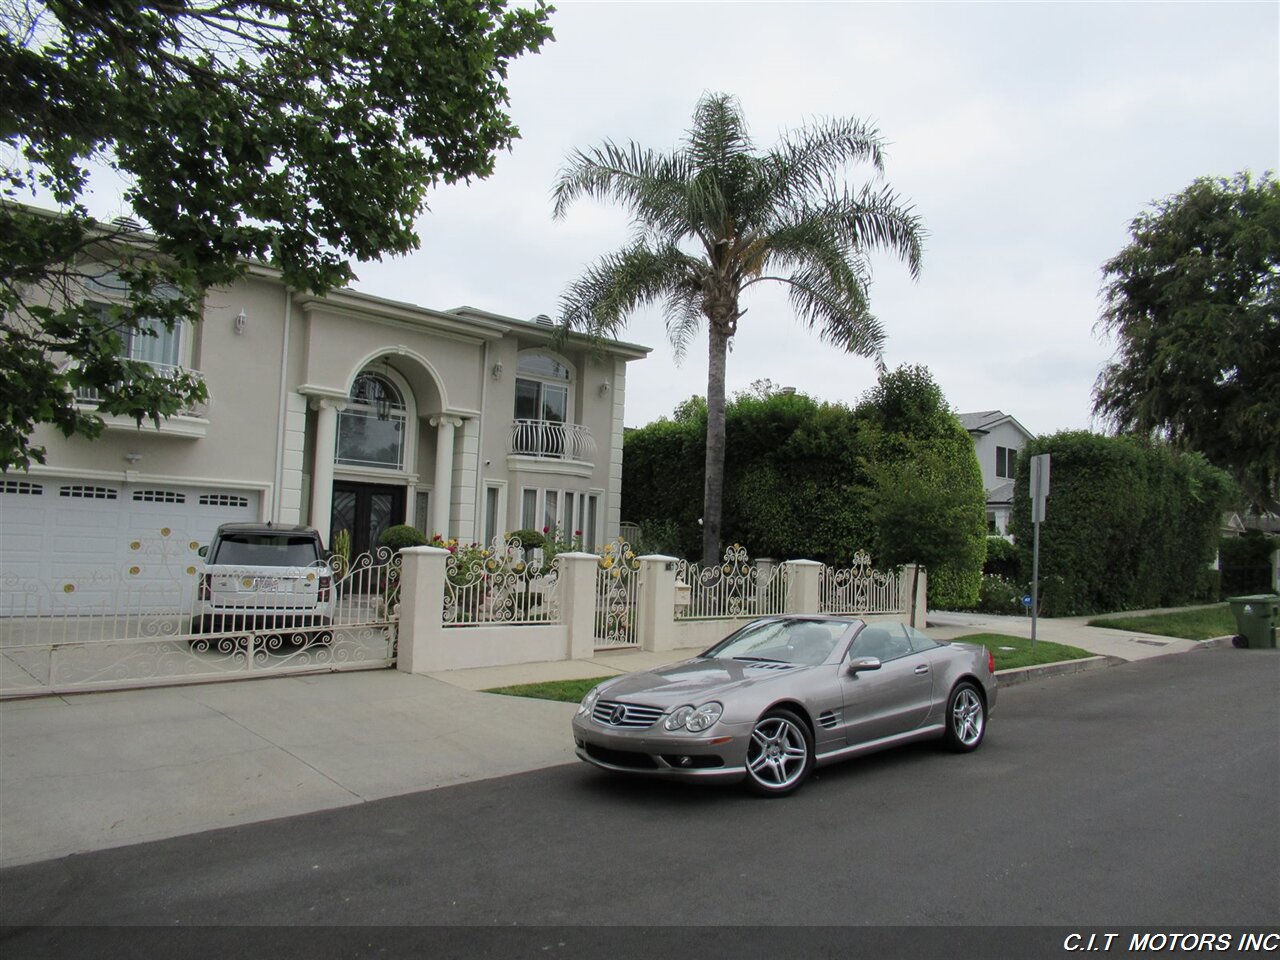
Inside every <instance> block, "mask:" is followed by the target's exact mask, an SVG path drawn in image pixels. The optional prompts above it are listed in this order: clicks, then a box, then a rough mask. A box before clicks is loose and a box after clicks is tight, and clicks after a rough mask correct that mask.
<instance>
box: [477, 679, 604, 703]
mask: <svg viewBox="0 0 1280 960" xmlns="http://www.w3.org/2000/svg"><path fill="white" fill-rule="evenodd" d="M608 679H609V678H608V677H592V678H591V679H589V680H546V681H543V682H542V683H520V684H516V686H514V687H494V688H493V689H492V690H485V691H484V693H498V694H501V695H502V696H504V697H533V698H534V699H535V700H561V701H563V702H564V703H577V702H578V701H579V700H581V699H582V698H583V697H585V696H586V695H587V691H588V690H590V689H591V688H592V687H594V686H595V685H596V684H597V683H601V682H602V681H604V680H608Z"/></svg>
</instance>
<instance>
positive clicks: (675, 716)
mask: <svg viewBox="0 0 1280 960" xmlns="http://www.w3.org/2000/svg"><path fill="white" fill-rule="evenodd" d="M692 715H693V707H692V706H684V707H676V708H675V709H674V710H672V711H671V716H669V717H667V719H665V720H663V721H662V726H663V728H664V729H667V730H679V729H680V728H681V727H683V726H684V724H685V721H686V720H688V719H689V717H690V716H692Z"/></svg>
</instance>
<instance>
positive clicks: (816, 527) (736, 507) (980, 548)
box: [622, 368, 986, 607]
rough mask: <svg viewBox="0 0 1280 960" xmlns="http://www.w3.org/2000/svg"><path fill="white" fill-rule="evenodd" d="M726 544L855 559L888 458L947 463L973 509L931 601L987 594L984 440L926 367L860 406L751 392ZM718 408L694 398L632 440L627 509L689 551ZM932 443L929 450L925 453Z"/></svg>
mask: <svg viewBox="0 0 1280 960" xmlns="http://www.w3.org/2000/svg"><path fill="white" fill-rule="evenodd" d="M725 435H726V436H725V439H726V454H725V488H724V517H723V523H724V527H723V530H724V541H725V543H741V544H743V545H745V546H746V547H747V549H748V551H749V552H750V554H751V556H752V557H773V558H775V559H779V560H785V559H797V558H803V559H810V560H820V561H822V562H824V563H829V564H833V565H837V566H842V565H847V564H848V563H849V562H850V561H851V560H852V558H853V555H854V553H856V552H857V551H858V550H872V549H873V547H872V545H873V542H874V529H873V526H874V525H873V517H872V512H871V511H872V500H873V497H872V496H871V491H872V490H873V489H874V484H875V480H874V476H875V473H876V468H877V466H878V465H883V464H890V463H908V464H915V463H917V462H924V461H925V460H926V459H927V460H928V461H929V462H930V463H932V464H935V465H936V466H935V468H934V470H933V472H935V473H936V474H937V476H933V477H931V478H930V480H931V482H934V483H936V484H938V485H940V486H943V487H946V488H947V490H948V491H949V492H950V493H951V494H952V496H953V498H959V499H961V500H962V501H963V502H964V504H965V505H966V506H965V509H964V510H962V511H961V513H962V514H963V518H962V521H961V522H962V524H963V527H964V531H963V534H964V538H965V541H966V547H965V549H963V550H961V551H960V555H958V556H957V557H956V558H955V559H954V561H952V562H949V563H944V564H940V565H937V566H935V567H933V568H931V569H930V571H929V603H930V605H931V606H935V607H956V606H962V605H971V604H973V603H974V602H976V600H977V596H978V584H979V581H980V579H981V572H982V560H983V557H984V556H985V549H984V547H985V537H986V525H985V516H986V514H985V509H986V508H985V497H984V494H983V490H982V474H981V470H980V468H979V466H978V461H977V457H976V455H975V454H974V450H973V443H972V441H971V440H970V439H969V435H968V433H967V432H966V431H965V430H964V428H963V427H962V426H961V425H960V423H959V421H958V420H956V418H955V417H954V416H953V415H951V413H950V412H949V411H948V410H947V407H946V404H945V401H944V400H943V398H942V394H941V391H939V390H938V389H937V387H936V385H934V384H933V382H932V380H931V378H930V377H929V375H928V372H927V371H925V370H923V369H922V368H904V369H901V370H898V371H894V372H893V373H889V374H886V375H885V376H884V377H883V378H882V379H881V381H880V383H879V385H878V386H877V388H876V389H875V390H873V391H871V393H869V394H868V397H867V398H866V399H865V400H864V401H863V402H862V403H861V404H859V406H858V407H857V408H856V409H851V408H849V407H847V406H844V405H842V404H835V403H819V402H817V401H815V400H813V399H812V398H811V397H807V396H804V395H803V394H783V393H775V394H771V395H769V396H766V397H760V396H739V397H737V398H735V399H734V400H732V401H731V402H730V403H729V404H728V406H727V409H726V413H725ZM705 443H706V408H705V406H704V405H701V404H699V403H696V402H691V401H686V402H685V403H682V404H681V405H680V406H679V407H678V408H677V411H676V416H675V419H673V420H668V419H665V418H664V419H661V420H658V421H656V422H654V423H651V424H649V425H647V426H645V427H641V428H639V429H637V430H631V431H628V432H627V434H626V436H625V439H624V452H623V461H622V463H623V470H622V514H623V518H624V519H625V520H628V521H631V522H634V523H638V524H639V525H640V526H641V528H642V530H650V529H652V530H658V529H662V530H663V531H664V533H666V534H667V535H673V536H674V538H675V539H676V541H677V544H676V546H677V549H678V553H679V554H680V555H682V556H684V557H687V558H691V559H692V558H695V557H697V556H698V555H699V554H700V553H701V549H702V532H701V528H700V526H699V523H698V519H699V517H700V516H701V514H702V497H703V477H704V462H705ZM921 451H924V452H925V453H927V454H928V457H922V456H920V452H921Z"/></svg>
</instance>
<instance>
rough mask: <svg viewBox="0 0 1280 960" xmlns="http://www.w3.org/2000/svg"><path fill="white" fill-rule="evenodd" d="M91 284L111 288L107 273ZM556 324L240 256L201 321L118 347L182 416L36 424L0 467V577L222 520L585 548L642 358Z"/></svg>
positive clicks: (603, 519) (97, 294)
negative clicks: (422, 301) (260, 264)
mask: <svg viewBox="0 0 1280 960" xmlns="http://www.w3.org/2000/svg"><path fill="white" fill-rule="evenodd" d="M96 286H97V288H98V289H95V290H91V291H90V292H89V294H88V295H89V296H92V297H94V298H95V299H97V298H100V299H101V300H102V301H103V302H109V300H110V298H111V297H112V296H119V293H118V291H117V290H116V289H114V288H113V283H112V279H111V274H110V273H109V271H105V272H104V273H103V278H102V280H101V281H100V282H99V283H98V284H97V285H96ZM555 333H556V331H555V329H554V328H553V327H551V326H550V323H549V322H538V321H536V320H522V319H516V318H511V317H504V316H499V315H496V314H492V313H486V312H484V311H482V310H476V309H473V308H470V307H462V308H458V309H454V310H444V311H440V310H431V309H426V308H423V307H419V306H415V305H412V304H407V303H398V302H393V301H390V300H385V299H380V298H378V297H374V296H369V295H367V294H363V293H357V292H354V291H350V290H340V291H336V292H333V293H330V294H328V295H326V296H311V295H306V294H301V293H298V292H297V291H294V290H291V289H289V288H287V287H286V286H285V284H284V283H283V282H282V281H281V279H280V278H279V277H278V276H277V275H276V274H274V273H273V272H271V271H269V270H266V269H263V268H254V269H252V270H251V271H250V272H249V274H248V275H247V276H245V277H244V278H242V279H241V280H240V281H238V282H237V283H236V284H234V285H233V286H231V287H228V288H226V289H218V290H213V291H210V292H209V293H208V295H207V297H206V300H205V304H204V313H203V320H202V322H201V323H199V324H197V325H195V326H186V327H182V328H179V329H176V330H174V331H170V332H164V331H160V335H159V336H158V337H155V338H147V337H139V338H136V340H135V341H133V342H131V343H130V344H128V346H127V349H128V350H130V352H131V355H132V356H134V357H135V358H136V359H141V360H146V361H148V362H150V363H152V364H153V365H155V366H156V367H157V368H160V369H164V368H168V367H182V368H186V369H188V370H192V371H196V372H198V373H199V374H200V375H201V376H203V378H204V380H205V383H206V385H207V387H208V390H209V401H208V403H207V404H205V405H204V406H203V407H202V408H201V409H198V410H191V411H188V412H186V413H185V414H183V415H181V416H175V417H172V418H170V419H168V420H165V421H162V422H161V424H160V425H159V427H156V426H153V425H152V424H150V423H144V425H143V426H142V427H138V426H137V424H135V423H134V422H133V421H132V420H120V419H114V418H106V419H107V426H106V429H105V430H104V431H103V433H102V436H101V437H99V438H98V439H95V440H85V439H81V438H71V439H67V438H64V437H62V435H61V434H60V433H58V432H57V431H56V430H54V429H50V428H46V427H42V428H40V429H39V430H37V432H36V433H35V435H34V436H33V441H34V442H35V443H37V444H41V445H44V446H45V447H46V448H47V451H48V454H47V461H48V462H47V463H46V464H43V465H32V467H31V468H30V470H29V471H28V472H19V471H10V472H8V473H6V474H3V475H0V544H3V546H2V547H0V573H5V574H11V575H20V576H23V577H42V578H44V579H47V580H52V579H56V578H57V577H59V576H63V575H66V573H71V572H74V570H73V569H72V568H76V569H79V570H81V571H83V570H85V569H88V568H91V567H94V566H101V565H104V564H129V563H130V562H131V560H132V559H133V558H135V557H137V556H139V555H140V554H141V553H146V552H147V551H148V550H150V551H152V552H153V553H154V552H156V551H159V552H165V551H168V552H169V553H171V554H177V555H180V556H186V555H187V554H188V551H194V550H195V548H196V546H197V545H198V544H204V543H208V542H209V538H210V537H211V535H212V534H213V532H214V530H215V528H216V527H217V525H218V524H219V523H222V522H225V521H230V520H257V521H268V520H269V521H273V522H276V523H281V524H297V523H301V524H308V525H311V526H314V527H315V528H317V529H318V530H319V531H320V533H321V536H322V538H323V540H324V541H325V543H326V544H330V543H331V540H332V537H333V535H334V534H335V533H336V532H337V531H339V530H347V531H348V532H349V533H350V535H351V540H352V550H353V553H358V552H361V551H363V550H365V549H367V548H369V547H370V546H371V545H375V544H376V543H377V538H378V536H379V535H380V533H381V532H382V531H383V530H384V529H386V527H387V526H389V525H391V524H395V523H409V524H412V525H414V526H416V527H418V528H419V529H420V530H422V531H423V533H424V534H426V535H427V536H428V537H430V536H432V535H434V534H440V535H441V536H442V537H444V538H446V539H448V538H452V537H456V538H458V539H460V540H463V541H473V540H474V541H485V542H487V541H490V540H492V538H493V537H494V536H495V535H501V534H504V533H507V532H510V531H514V530H517V529H520V528H535V529H538V530H541V529H543V528H544V527H546V528H549V529H550V530H553V531H557V532H559V533H561V534H563V535H565V536H569V537H572V536H575V535H579V534H580V535H581V537H582V541H583V544H584V545H586V546H587V547H589V548H594V547H595V546H597V545H598V544H600V543H602V542H604V541H605V540H606V539H608V538H609V537H611V536H613V535H616V533H617V530H618V522H619V499H620V493H621V483H622V478H621V469H622V417H623V402H624V398H625V396H626V383H627V364H628V363H629V362H631V361H633V360H638V359H641V358H642V357H644V356H645V354H646V353H647V352H648V348H645V347H641V346H636V345H633V344H627V343H622V342H617V341H605V342H603V343H592V342H590V341H588V340H587V339H586V338H583V337H577V336H573V337H570V338H569V339H568V340H567V341H566V342H565V343H564V344H563V345H560V346H557V345H556V343H555V337H554V335H555ZM82 402H83V403H84V404H85V405H86V406H93V404H94V398H93V396H91V395H86V396H84V397H83V398H82ZM141 575H145V571H144V572H143V574H141Z"/></svg>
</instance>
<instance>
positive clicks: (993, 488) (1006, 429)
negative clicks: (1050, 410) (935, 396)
mask: <svg viewBox="0 0 1280 960" xmlns="http://www.w3.org/2000/svg"><path fill="white" fill-rule="evenodd" d="M957 416H959V418H960V423H961V424H963V426H964V428H965V429H966V430H968V431H969V436H970V437H972V438H973V447H974V451H975V452H976V453H977V455H978V463H979V464H980V465H981V467H982V486H983V488H984V489H985V490H986V492H987V532H988V533H990V534H992V535H993V536H1002V537H1003V536H1008V535H1009V517H1010V515H1011V514H1012V512H1013V479H1014V476H1015V474H1016V473H1017V465H1018V454H1019V452H1020V451H1021V450H1022V448H1023V447H1024V446H1026V443H1027V441H1028V440H1032V439H1034V438H1035V434H1033V433H1032V432H1031V431H1030V430H1028V429H1027V428H1026V427H1024V426H1023V425H1022V424H1020V423H1019V422H1018V421H1017V420H1015V419H1014V418H1013V417H1011V416H1010V415H1009V414H1007V413H1003V412H1001V411H999V410H983V411H980V412H978V413H961V414H957Z"/></svg>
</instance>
